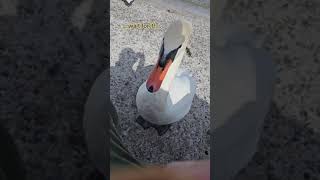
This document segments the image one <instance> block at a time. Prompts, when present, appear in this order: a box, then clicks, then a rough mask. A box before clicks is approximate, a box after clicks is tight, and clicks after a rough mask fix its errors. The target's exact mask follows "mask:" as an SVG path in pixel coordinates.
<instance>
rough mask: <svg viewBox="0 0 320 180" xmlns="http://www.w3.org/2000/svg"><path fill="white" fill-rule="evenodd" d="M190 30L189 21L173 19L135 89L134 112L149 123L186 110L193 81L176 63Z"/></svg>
mask: <svg viewBox="0 0 320 180" xmlns="http://www.w3.org/2000/svg"><path fill="white" fill-rule="evenodd" d="M191 32H192V27H191V24H190V23H188V22H186V21H182V20H179V21H175V22H173V23H172V24H171V25H170V26H169V28H168V30H167V32H166V33H165V35H164V38H163V43H162V47H161V50H160V55H159V59H158V61H157V64H156V65H155V68H154V69H153V71H152V72H151V74H150V76H149V78H148V79H147V81H146V82H144V83H143V84H142V85H141V86H140V88H139V90H138V93H137V96H136V104H137V108H138V113H139V115H140V116H141V117H142V118H143V119H144V120H146V121H148V122H150V123H152V124H155V125H168V124H171V123H174V122H177V121H179V120H181V119H182V118H183V117H184V116H185V115H186V114H187V113H188V112H189V110H190V107H191V104H192V100H193V97H194V95H195V89H196V84H195V81H194V79H193V78H192V76H191V73H189V72H188V71H186V70H182V69H179V66H180V64H181V61H182V58H183V56H184V54H185V51H186V47H187V44H188V41H189V38H190V35H191Z"/></svg>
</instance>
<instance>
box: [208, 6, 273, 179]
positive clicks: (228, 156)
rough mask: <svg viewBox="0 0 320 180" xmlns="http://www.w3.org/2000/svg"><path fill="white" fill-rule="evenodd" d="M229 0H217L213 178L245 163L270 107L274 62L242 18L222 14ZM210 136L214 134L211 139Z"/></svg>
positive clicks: (231, 172) (229, 176)
mask: <svg viewBox="0 0 320 180" xmlns="http://www.w3.org/2000/svg"><path fill="white" fill-rule="evenodd" d="M229 3H230V2H228V0H217V1H215V4H214V7H215V8H216V10H218V11H216V13H217V14H216V15H215V16H214V17H218V19H217V20H215V22H216V23H215V26H216V27H215V30H216V33H215V35H216V36H215V45H214V46H213V48H214V52H215V54H214V55H215V56H214V73H215V74H214V79H213V82H214V89H213V92H214V95H213V99H214V100H215V105H214V107H213V108H214V121H213V128H212V130H213V133H212V135H213V137H214V138H212V142H211V147H212V149H213V151H214V154H215V155H216V156H215V158H214V161H213V171H214V172H213V173H212V174H213V179H219V180H229V179H233V177H235V176H236V174H237V173H238V172H239V171H240V170H241V169H242V168H244V167H245V166H246V165H247V164H248V162H249V161H250V160H251V158H252V156H253V155H254V153H255V152H256V150H257V142H258V140H259V136H260V134H261V128H262V125H263V122H264V119H265V118H266V115H267V113H268V111H269V108H270V104H271V101H272V94H273V86H274V79H275V77H274V74H275V73H274V65H273V63H272V59H271V56H270V54H269V53H267V52H266V51H265V50H264V49H263V48H261V46H260V45H259V43H261V41H260V40H259V39H258V38H257V37H255V35H254V34H253V33H250V32H249V31H248V30H247V29H246V27H244V26H241V25H240V24H231V23H227V22H225V21H224V20H223V19H222V15H223V14H222V12H223V11H224V7H225V6H226V5H228V4H229ZM213 139H214V140H213Z"/></svg>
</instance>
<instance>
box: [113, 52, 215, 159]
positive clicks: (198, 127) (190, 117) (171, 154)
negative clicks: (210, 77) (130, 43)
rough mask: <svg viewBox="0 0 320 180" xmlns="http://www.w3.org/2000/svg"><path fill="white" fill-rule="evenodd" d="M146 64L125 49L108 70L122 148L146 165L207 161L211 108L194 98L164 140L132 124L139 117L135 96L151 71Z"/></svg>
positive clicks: (153, 130)
mask: <svg viewBox="0 0 320 180" xmlns="http://www.w3.org/2000/svg"><path fill="white" fill-rule="evenodd" d="M155 57H156V56H155ZM154 62H156V60H154ZM135 63H138V64H135ZM145 63H146V60H145V56H144V54H143V53H141V52H135V51H133V50H132V49H131V48H125V49H123V50H122V51H121V53H120V54H119V60H118V61H117V62H116V64H115V66H111V67H110V74H111V82H110V83H111V86H110V93H111V100H112V102H113V103H114V105H115V107H116V109H117V112H118V116H119V130H120V132H121V133H120V134H121V138H122V141H123V143H124V145H125V146H126V147H127V148H128V149H129V151H130V152H131V153H132V154H133V155H134V156H135V157H136V158H137V159H138V160H141V161H142V162H145V163H152V164H158V163H167V162H171V161H174V160H197V159H209V152H210V149H209V148H210V145H209V143H210V142H209V138H210V136H209V134H207V131H208V130H209V128H210V122H209V121H210V110H209V109H210V108H209V104H208V103H207V102H206V101H205V100H202V99H200V98H199V97H198V96H197V95H196V96H195V97H194V100H193V104H192V107H191V110H190V112H189V113H188V114H187V115H186V116H185V117H184V118H183V119H182V120H181V121H178V122H176V123H173V124H172V126H171V127H170V129H169V130H168V131H167V132H166V133H165V134H164V135H163V136H159V135H158V133H157V131H156V130H155V129H154V128H149V129H144V128H143V127H141V126H140V125H139V124H138V123H137V122H136V121H135V120H136V118H137V117H138V113H137V108H136V102H135V98H136V94H137V92H138V89H139V87H140V85H141V84H142V83H143V82H145V81H146V79H147V77H148V75H149V73H150V72H151V70H152V69H153V67H154V66H153V65H146V64H145ZM133 67H137V68H136V69H135V68H133Z"/></svg>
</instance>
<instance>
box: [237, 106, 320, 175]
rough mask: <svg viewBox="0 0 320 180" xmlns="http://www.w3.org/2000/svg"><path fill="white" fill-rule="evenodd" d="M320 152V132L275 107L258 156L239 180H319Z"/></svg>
mask: <svg viewBox="0 0 320 180" xmlns="http://www.w3.org/2000/svg"><path fill="white" fill-rule="evenodd" d="M319 149H320V134H319V133H317V132H315V131H314V130H313V129H311V128H309V127H307V126H306V124H304V123H302V122H299V120H296V119H294V118H291V117H285V116H284V115H283V114H282V113H281V110H280V108H279V107H277V106H276V105H275V104H273V105H272V108H271V111H270V113H269V116H268V117H267V118H266V121H265V123H264V127H263V131H262V134H261V138H260V141H259V143H258V151H257V153H256V154H255V155H254V157H253V159H252V160H251V161H250V162H249V164H248V166H247V167H246V168H244V169H243V170H242V171H240V173H239V174H238V175H237V176H236V178H235V179H236V180H245V179H283V178H285V179H288V180H289V179H290V180H301V179H319V177H320V171H319V167H320V161H319V159H320V156H319Z"/></svg>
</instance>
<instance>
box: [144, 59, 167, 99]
mask: <svg viewBox="0 0 320 180" xmlns="http://www.w3.org/2000/svg"><path fill="white" fill-rule="evenodd" d="M171 64H172V60H171V59H168V62H167V63H166V65H165V67H164V68H163V67H160V66H159V63H157V65H156V67H155V68H154V69H153V71H152V72H151V74H150V76H149V78H148V80H147V89H148V91H149V92H151V93H153V92H156V91H157V90H159V89H160V87H161V84H162V81H163V80H164V78H165V76H166V74H167V72H168V70H169V67H170V66H171Z"/></svg>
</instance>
